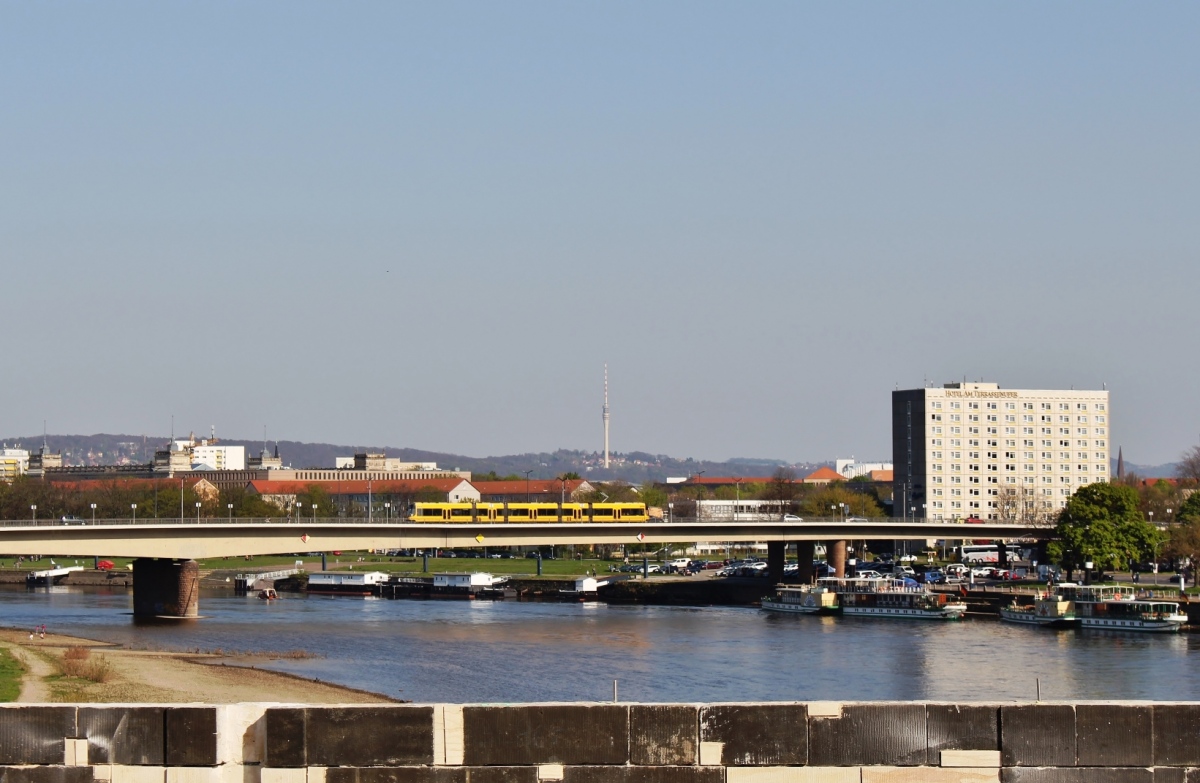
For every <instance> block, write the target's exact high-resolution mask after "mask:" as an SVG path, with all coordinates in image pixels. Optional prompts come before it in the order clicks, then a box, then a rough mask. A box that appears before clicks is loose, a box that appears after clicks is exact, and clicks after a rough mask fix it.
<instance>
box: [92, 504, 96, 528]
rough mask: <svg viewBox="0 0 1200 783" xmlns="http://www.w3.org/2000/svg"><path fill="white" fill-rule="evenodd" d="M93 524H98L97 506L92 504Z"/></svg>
mask: <svg viewBox="0 0 1200 783" xmlns="http://www.w3.org/2000/svg"><path fill="white" fill-rule="evenodd" d="M92 524H93V525H94V524H96V504H95V503H93V504H92Z"/></svg>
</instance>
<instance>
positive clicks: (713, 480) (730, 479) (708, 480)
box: [687, 476, 775, 486]
mask: <svg viewBox="0 0 1200 783" xmlns="http://www.w3.org/2000/svg"><path fill="white" fill-rule="evenodd" d="M774 480H775V479H774V477H772V476H700V477H699V478H697V477H695V476H693V477H691V478H689V479H688V480H687V483H688V484H709V485H716V486H725V485H726V484H729V485H733V484H737V483H738V482H739V481H740V482H741V483H743V484H770V483H771V482H772V481H774Z"/></svg>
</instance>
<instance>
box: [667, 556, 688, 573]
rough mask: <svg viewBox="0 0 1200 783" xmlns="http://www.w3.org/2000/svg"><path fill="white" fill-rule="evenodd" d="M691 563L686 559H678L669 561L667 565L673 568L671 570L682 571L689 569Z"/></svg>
mask: <svg viewBox="0 0 1200 783" xmlns="http://www.w3.org/2000/svg"><path fill="white" fill-rule="evenodd" d="M691 562H692V561H691V560H689V559H688V558H686V557H677V558H675V559H674V560H671V561H669V562H668V563H667V565H669V566H671V568H678V569H679V570H681V571H682V570H683V569H685V568H687V567H688V564H689V563H691Z"/></svg>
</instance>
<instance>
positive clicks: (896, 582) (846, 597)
mask: <svg viewBox="0 0 1200 783" xmlns="http://www.w3.org/2000/svg"><path fill="white" fill-rule="evenodd" d="M822 581H825V580H822ZM833 581H836V582H837V583H838V585H837V586H836V587H835V590H836V592H837V594H838V603H839V604H840V605H841V609H842V614H843V615H848V616H858V617H894V618H900V619H908V620H959V619H962V616H963V615H964V614H966V611H967V605H966V604H965V603H962V602H961V601H959V600H957V599H956V597H955V596H953V595H951V594H948V593H934V592H931V591H930V590H929V589H928V588H926V587H924V586H922V585H920V584H917V583H916V582H915V581H913V580H912V579H838V580H833Z"/></svg>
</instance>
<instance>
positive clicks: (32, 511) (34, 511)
mask: <svg viewBox="0 0 1200 783" xmlns="http://www.w3.org/2000/svg"><path fill="white" fill-rule="evenodd" d="M29 513H30V514H32V515H33V524H34V525H37V505H32V506H30V507H29Z"/></svg>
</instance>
